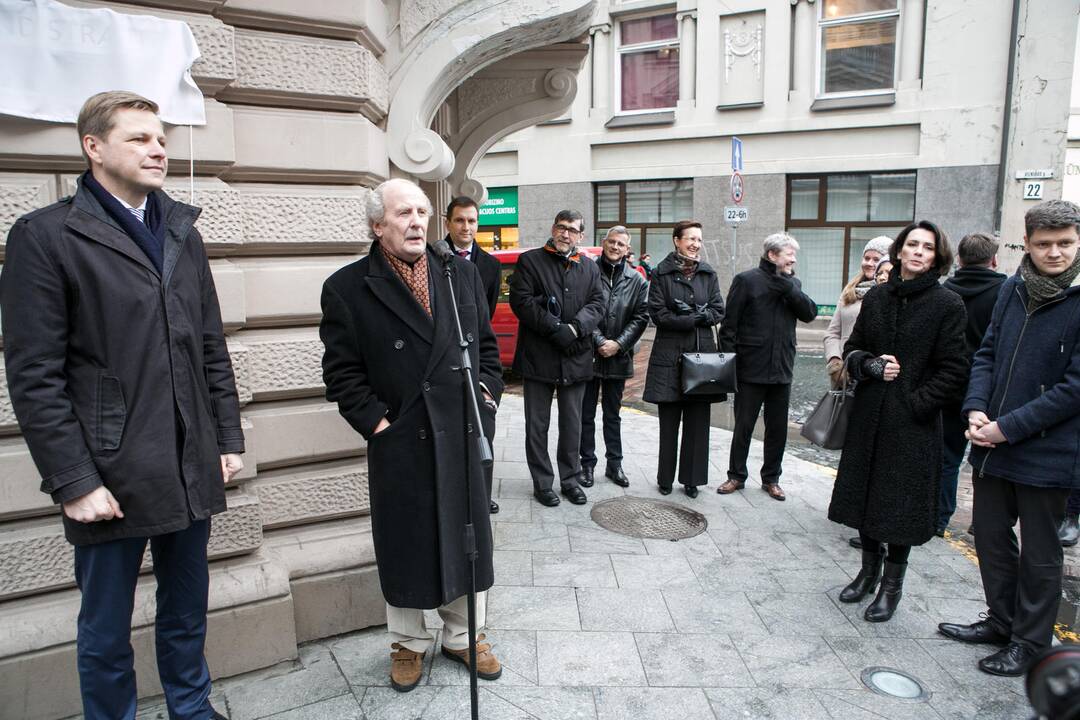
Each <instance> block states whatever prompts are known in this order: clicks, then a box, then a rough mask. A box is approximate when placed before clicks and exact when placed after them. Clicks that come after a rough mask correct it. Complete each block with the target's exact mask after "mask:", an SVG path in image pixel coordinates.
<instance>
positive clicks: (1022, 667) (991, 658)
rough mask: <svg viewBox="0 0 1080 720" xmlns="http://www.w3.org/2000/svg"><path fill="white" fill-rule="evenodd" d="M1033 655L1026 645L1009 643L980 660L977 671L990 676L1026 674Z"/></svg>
mask: <svg viewBox="0 0 1080 720" xmlns="http://www.w3.org/2000/svg"><path fill="white" fill-rule="evenodd" d="M1035 655H1036V653H1035V651H1034V650H1032V649H1031V648H1029V647H1028V646H1027V645H1024V644H1023V643H1018V642H1011V643H1009V644H1008V645H1006V646H1005V647H1003V648H1001V649H1000V650H998V651H997V652H996V653H994V654H993V655H988V656H987V657H984V658H983V659H982V660H980V661H979V669H980V670H982V671H983V672H984V673H990V674H991V675H1004V676H1006V677H1016V676H1018V675H1023V674H1024V673H1026V672H1027V670H1028V667H1029V666H1030V665H1031V661H1032V660H1033V659H1035Z"/></svg>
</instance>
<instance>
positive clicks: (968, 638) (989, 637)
mask: <svg viewBox="0 0 1080 720" xmlns="http://www.w3.org/2000/svg"><path fill="white" fill-rule="evenodd" d="M937 629H938V632H939V633H941V634H942V635H944V636H945V637H947V638H949V639H951V640H959V641H960V642H966V643H978V644H984V643H985V644H987V645H1005V644H1007V643H1008V642H1009V636H1008V635H1006V634H1005V633H1003V632H1001V631H1000V630H998V629H997V628H996V627H995V626H994V623H992V622H991V621H990V618H986V619H985V620H979V621H978V622H973V623H971V624H970V625H960V624H959V623H940V624H939V625H938V626H937Z"/></svg>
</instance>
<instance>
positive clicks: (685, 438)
mask: <svg viewBox="0 0 1080 720" xmlns="http://www.w3.org/2000/svg"><path fill="white" fill-rule="evenodd" d="M657 407H658V408H659V409H660V456H659V459H658V462H657V468H656V484H657V485H659V486H660V487H665V488H669V487H671V485H672V483H674V482H675V459H676V447H677V445H678V441H679V424H680V423H681V424H682V447H680V448H679V452H678V465H679V482H680V483H682V484H683V485H686V486H691V485H707V484H708V483H709V409H710V407H711V406H710V405H709V403H707V402H700V401H694V402H677V403H657Z"/></svg>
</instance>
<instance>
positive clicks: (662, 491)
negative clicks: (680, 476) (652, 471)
mask: <svg viewBox="0 0 1080 720" xmlns="http://www.w3.org/2000/svg"><path fill="white" fill-rule="evenodd" d="M656 489H657V490H659V491H660V494H661V495H670V494H671V486H670V485H669V486H667V487H665V486H663V485H657V486H656Z"/></svg>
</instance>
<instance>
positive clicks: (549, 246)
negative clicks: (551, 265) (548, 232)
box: [544, 238, 581, 263]
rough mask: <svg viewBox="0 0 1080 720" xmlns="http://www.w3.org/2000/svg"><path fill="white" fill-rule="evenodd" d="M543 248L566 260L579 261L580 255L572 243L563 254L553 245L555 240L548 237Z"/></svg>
mask: <svg viewBox="0 0 1080 720" xmlns="http://www.w3.org/2000/svg"><path fill="white" fill-rule="evenodd" d="M544 249H545V250H547V251H548V252H549V253H551V254H552V255H558V256H559V257H561V258H562V259H563V260H566V261H567V262H575V263H576V262H581V255H580V254H579V253H578V249H577V245H573V246H571V248H570V252H568V253H566V254H563V253H561V252H559V251H558V249H557V248H556V247H555V241H554V240H552V239H551V238H548V241H547V242H546V243H544Z"/></svg>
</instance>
